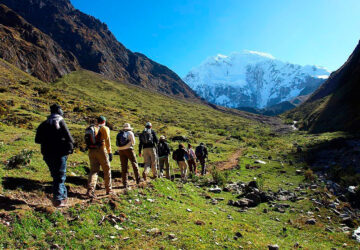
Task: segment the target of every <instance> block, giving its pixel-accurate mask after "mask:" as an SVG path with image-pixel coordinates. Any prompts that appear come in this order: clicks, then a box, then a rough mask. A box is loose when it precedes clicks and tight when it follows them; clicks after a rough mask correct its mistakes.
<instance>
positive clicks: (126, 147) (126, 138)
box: [116, 123, 140, 189]
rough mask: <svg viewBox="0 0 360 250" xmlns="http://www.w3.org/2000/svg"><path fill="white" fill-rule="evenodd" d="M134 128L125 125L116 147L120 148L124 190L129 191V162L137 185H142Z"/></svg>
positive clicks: (127, 124)
mask: <svg viewBox="0 0 360 250" xmlns="http://www.w3.org/2000/svg"><path fill="white" fill-rule="evenodd" d="M132 131H133V128H132V127H131V126H130V124H129V123H125V124H124V127H123V129H122V130H121V131H120V132H119V133H118V135H117V137H116V146H118V147H119V155H120V162H121V177H122V183H123V185H124V188H125V189H127V188H128V185H127V180H128V172H129V169H128V162H129V161H130V163H131V165H132V167H133V171H134V174H135V181H136V184H139V183H140V176H139V167H138V164H137V161H136V155H135V152H134V146H135V136H134V133H133V132H132Z"/></svg>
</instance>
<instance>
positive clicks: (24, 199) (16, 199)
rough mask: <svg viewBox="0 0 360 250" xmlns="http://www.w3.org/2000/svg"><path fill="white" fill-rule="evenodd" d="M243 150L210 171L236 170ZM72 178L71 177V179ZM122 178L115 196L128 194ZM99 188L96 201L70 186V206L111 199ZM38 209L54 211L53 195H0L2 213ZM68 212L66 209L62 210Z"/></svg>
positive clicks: (83, 189)
mask: <svg viewBox="0 0 360 250" xmlns="http://www.w3.org/2000/svg"><path fill="white" fill-rule="evenodd" d="M242 152H243V149H238V150H236V151H235V152H234V153H233V154H231V156H230V157H229V159H228V160H227V161H222V162H217V163H214V164H209V170H210V171H211V167H212V166H216V168H217V169H218V170H221V171H224V170H229V169H233V168H235V167H236V166H237V165H238V163H239V157H240V156H241V155H242ZM69 178H70V177H69ZM120 179H121V178H113V182H112V183H113V191H114V194H115V196H117V195H119V194H124V193H125V192H126V190H125V189H123V187H122V182H121V180H120ZM150 182H151V181H150V180H148V181H146V182H142V183H141V184H140V185H139V186H137V185H136V183H135V181H134V180H129V182H128V184H129V188H130V189H134V188H143V187H146V186H147V185H148V184H149V183H150ZM98 185H99V187H98V188H97V190H96V195H97V198H96V199H89V198H88V197H87V196H86V195H85V194H86V191H87V189H86V187H85V186H84V185H77V186H74V185H72V186H70V187H68V206H69V207H73V206H75V205H77V204H84V203H91V202H93V201H95V202H96V201H99V200H101V199H102V198H106V197H110V196H109V195H106V193H105V189H104V183H103V182H102V183H99V184H98ZM29 209H37V210H42V211H52V210H53V209H54V208H53V206H52V204H51V194H50V193H49V192H26V191H20V192H19V191H14V192H9V193H8V195H6V196H4V195H0V211H1V210H5V211H14V210H15V211H16V210H17V211H19V210H29ZM62 210H66V208H64V209H62Z"/></svg>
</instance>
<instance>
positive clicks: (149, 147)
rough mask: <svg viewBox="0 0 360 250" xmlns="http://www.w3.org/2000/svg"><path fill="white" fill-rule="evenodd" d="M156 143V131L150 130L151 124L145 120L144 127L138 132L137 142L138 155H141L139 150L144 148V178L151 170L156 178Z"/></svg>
mask: <svg viewBox="0 0 360 250" xmlns="http://www.w3.org/2000/svg"><path fill="white" fill-rule="evenodd" d="M157 144H158V138H157V137H156V133H155V131H154V130H152V124H151V123H150V122H147V123H146V125H145V129H144V130H143V132H142V133H141V134H140V143H139V156H140V157H141V150H142V149H144V151H143V153H144V155H143V156H144V172H143V178H144V180H146V177H147V175H148V173H149V171H150V167H151V170H152V172H153V175H154V178H157V166H156V162H157V160H156V158H157V154H156V145H157Z"/></svg>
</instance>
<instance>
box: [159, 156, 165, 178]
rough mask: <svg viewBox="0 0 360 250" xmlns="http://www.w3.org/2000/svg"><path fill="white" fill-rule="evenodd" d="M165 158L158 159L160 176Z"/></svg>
mask: <svg viewBox="0 0 360 250" xmlns="http://www.w3.org/2000/svg"><path fill="white" fill-rule="evenodd" d="M165 160H166V157H162V158H159V169H160V176H163V173H164V165H165Z"/></svg>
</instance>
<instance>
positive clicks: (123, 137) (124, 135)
mask: <svg viewBox="0 0 360 250" xmlns="http://www.w3.org/2000/svg"><path fill="white" fill-rule="evenodd" d="M129 142H130V139H129V132H128V131H123V130H122V131H120V132H119V133H118V134H117V136H116V146H118V147H123V146H125V145H126V144H128V143H129Z"/></svg>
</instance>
